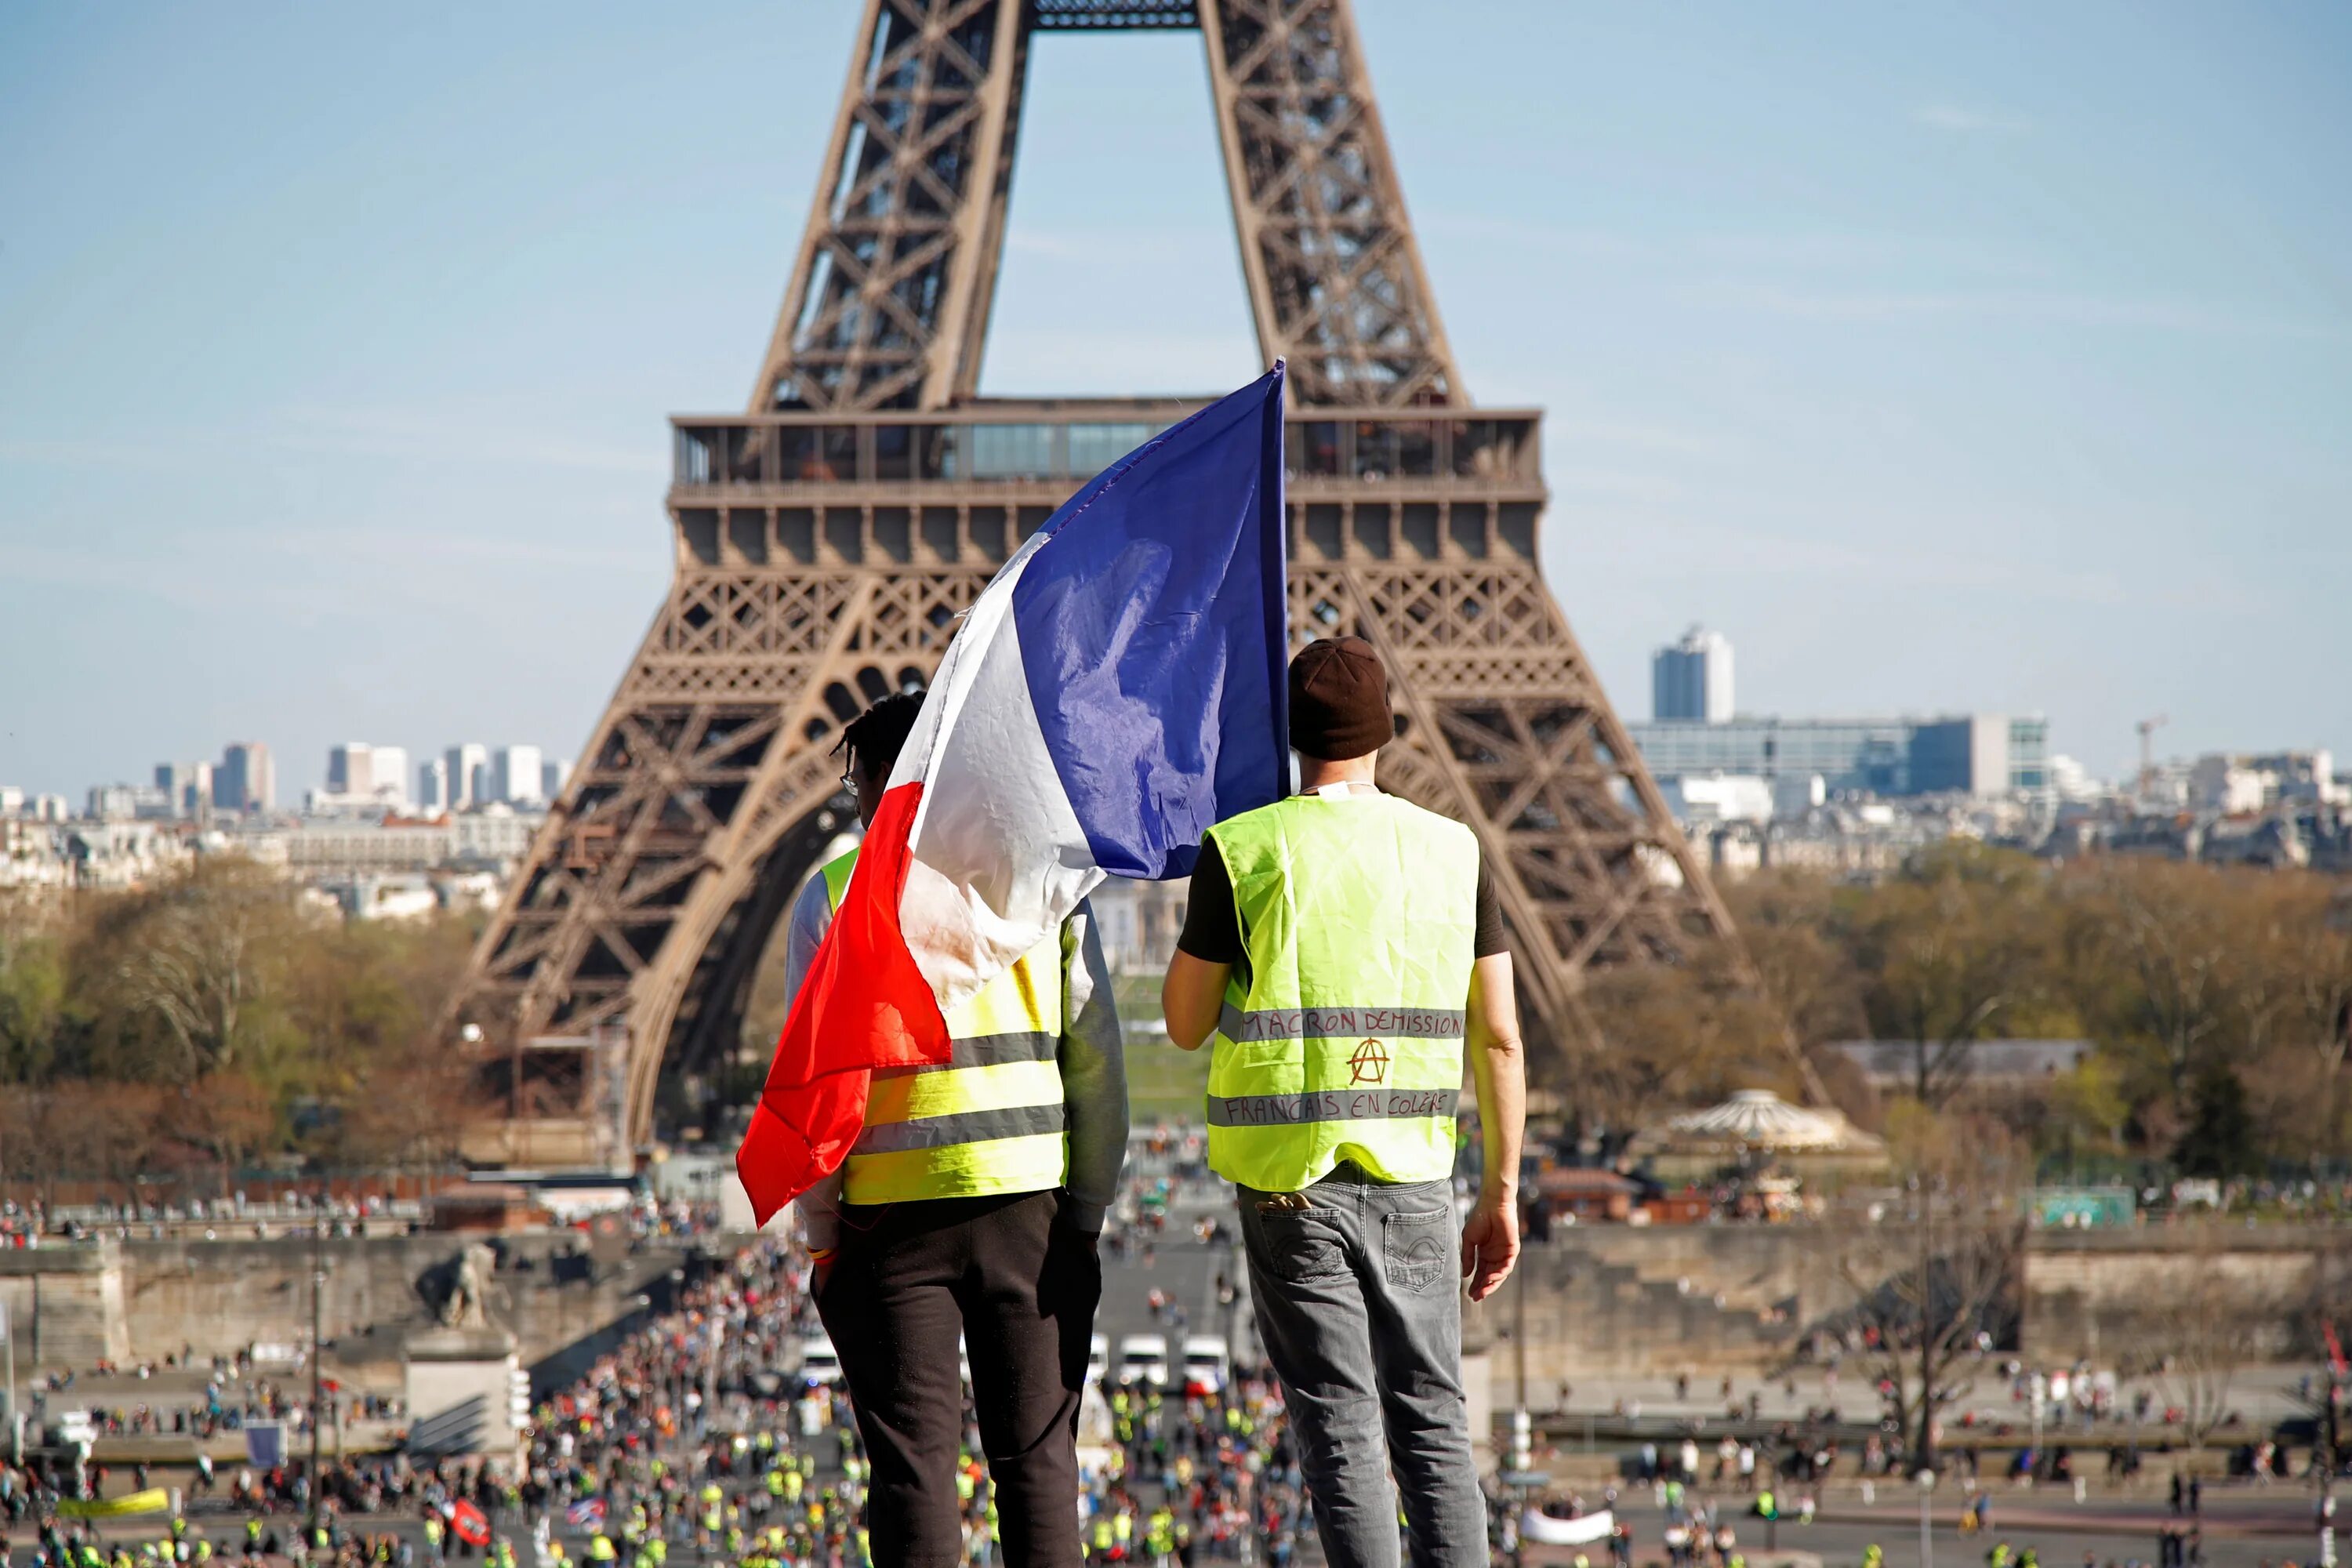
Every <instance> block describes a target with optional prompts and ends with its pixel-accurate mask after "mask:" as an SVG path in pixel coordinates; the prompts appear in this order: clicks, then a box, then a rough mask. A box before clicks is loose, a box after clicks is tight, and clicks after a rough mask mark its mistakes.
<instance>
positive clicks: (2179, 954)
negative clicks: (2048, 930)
mask: <svg viewBox="0 0 2352 1568" xmlns="http://www.w3.org/2000/svg"><path fill="white" fill-rule="evenodd" d="M2265 875H2266V874H2265V873H2263V872H2231V873H2224V872H2222V871H2221V870H2218V869H2216V868H2213V867H2210V866H2198V865H2186V864H2178V863H2175V862H2172V861H2166V860H2155V859H2148V858H2141V857H2137V856H2124V857H2118V858H2113V859H2110V860H2106V861H2103V862H2100V863H2098V864H2097V865H2096V866H2095V868H2093V869H2092V870H2091V871H2089V872H2088V873H2086V874H2085V876H2084V879H2083V881H2082V883H2081V884H2080V887H2079V889H2077V890H2078V892H2079V895H2080V896H2079V897H2078V898H2077V899H2076V900H2075V902H2074V906H2073V910H2072V913H2073V916H2074V919H2073V921H2072V922H2071V926H2070V930H2069V932H2068V941H2067V949H2068V951H2067V953H2066V963H2065V965H2064V971H2065V973H2067V974H2069V975H2070V976H2071V977H2072V979H2073V984H2074V986H2075V988H2076V993H2077V998H2078V1006H2080V1007H2081V1009H2082V1011H2083V1012H2084V1015H2085V1016H2091V1017H2095V1018H2096V1019H2098V1020H2099V1021H2100V1022H2101V1023H2102V1024H2103V1025H2104V1026H2105V1032H2106V1034H2107V1035H2108V1037H2109V1038H2110V1040H2111V1041H2112V1042H2114V1043H2119V1044H2127V1043H2130V1042H2134V1041H2137V1042H2140V1043H2142V1044H2144V1045H2145V1046H2146V1047H2148V1048H2149V1049H2150V1050H2152V1051H2153V1053H2154V1058H2155V1063H2156V1067H2157V1070H2158V1076H2159V1079H2160V1085H2161V1089H2162V1091H2163V1095H2164V1098H2165V1099H2166V1100H2167V1101H2168V1107H2167V1109H2168V1111H2169V1113H2170V1119H2171V1120H2172V1121H2175V1122H2176V1123H2178V1122H2179V1121H2185V1120H2186V1118H2187V1116H2188V1115H2189V1111H2190V1110H2191V1105H2190V1098H2191V1097H2190V1089H2191V1085H2192V1083H2193V1081H2194V1080H2195V1079H2196V1076H2197V1069H2198V1068H2199V1066H2200V1064H2201V1063H2202V1062H2203V1060H2204V1059H2205V1058H2206V1056H2207V1054H2208V1053H2209V1052H2210V1051H2212V1050H2214V1049H2217V1048H2219V1047H2221V1046H2222V1045H2224V1044H2225V1043H2226V1042H2227V1041H2228V1040H2229V1039H2230V1037H2231V1032H2232V1030H2233V1028H2234V1027H2237V1026H2242V1023H2243V1022H2244V1019H2245V1016H2246V1014H2245V1013H2244V1011H2243V1008H2242V997H2241V996H2240V995H2239V994H2238V989H2239V987H2241V986H2242V985H2243V984H2246V982H2247V980H2248V979H2249V971H2250V967H2251V964H2250V958H2251V952H2250V948H2251V943H2250V940H2249V937H2250V932H2252V931H2256V930H2258V929H2260V926H2261V923H2262V922H2261V918H2260V911H2258V910H2253V909H2252V908H2250V907H2249V905H2250V900H2249V899H2248V898H2247V897H2246V894H2247V892H2248V890H2249V889H2251V888H2252V886H2253V882H2252V879H2257V878H2262V877H2263V876H2265Z"/></svg>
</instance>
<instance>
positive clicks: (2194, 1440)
mask: <svg viewBox="0 0 2352 1568" xmlns="http://www.w3.org/2000/svg"><path fill="white" fill-rule="evenodd" d="M2219 1228H2220V1227H2219V1225H2218V1223H2217V1222H2212V1221H2208V1222H2204V1223H2201V1224H2199V1225H2197V1226H2193V1227H2192V1228H2191V1232H2190V1237H2189V1248H2188V1257H2187V1258H2184V1259H2183V1260H2182V1261H2181V1263H2180V1264H2179V1266H2177V1267H2175V1268H2168V1269H2167V1270H2166V1271H2165V1279H2164V1283H2163V1284H2162V1286H2161V1287H2160V1288H2159V1290H2158V1295H2157V1299H2156V1300H2155V1302H2154V1303H2153V1306H2152V1310H2150V1311H2149V1312H2148V1313H2147V1325H2148V1326H2147V1331H2146V1335H2145V1341H2146V1343H2147V1350H2148V1352H2149V1353H2150V1354H2151V1355H2152V1356H2153V1357H2155V1358H2156V1365H2157V1382H2158V1386H2159V1387H2160V1388H2161V1389H2162V1390H2163V1393H2164V1400H2165V1403H2166V1404H2167V1405H2172V1406H2174V1407H2175V1408H2177V1409H2179V1412H2180V1415H2181V1421H2182V1424H2183V1426H2185V1427H2186V1429H2187V1432H2188V1436H2189V1442H2190V1443H2191V1444H2192V1445H2194V1444H2200V1443H2202V1442H2203V1441H2204V1440H2205V1439H2206V1437H2207V1436H2210V1434H2211V1433H2212V1431H2213V1429H2214V1428H2215V1427H2217V1426H2221V1425H2222V1424H2223V1422H2224V1421H2225V1420H2227V1419H2228V1417H2229V1415H2230V1385H2231V1382H2232V1381H2233V1380H2234V1379H2235V1378H2236V1377H2237V1375H2238V1373H2239V1372H2240V1371H2241V1370H2242V1369H2243V1368H2244V1367H2245V1366H2246V1365H2247V1364H2248V1363H2251V1362H2252V1361H2253V1359H2254V1357H2255V1353H2256V1352H2257V1350H2258V1349H2259V1348H2260V1347H2259V1345H2258V1344H2257V1340H2258V1338H2259V1328H2260V1326H2261V1325H2262V1324H2263V1323H2266V1322H2270V1321H2274V1320H2275V1319H2276V1317H2277V1315H2278V1314H2277V1311H2276V1310H2275V1309H2276V1307H2277V1306H2278V1303H2276V1302H2273V1301H2269V1300H2263V1298H2262V1297H2261V1295H2260V1294H2259V1293H2258V1292H2255V1291H2253V1290H2252V1289H2249V1288H2248V1287H2247V1286H2246V1285H2245V1284H2244V1283H2242V1281H2240V1280H2239V1279H2236V1278H2235V1277H2233V1276H2232V1275H2231V1273H2230V1272H2229V1270H2228V1269H2227V1268H2226V1267H2225V1266H2224V1265H2225V1258H2224V1253H2225V1252H2226V1250H2227V1245H2228V1244H2227V1243H2226V1242H2225V1241H2224V1240H2223V1239H2222V1238H2221V1236H2220V1234H2219Z"/></svg>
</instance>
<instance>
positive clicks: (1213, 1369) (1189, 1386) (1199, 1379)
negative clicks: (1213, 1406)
mask: <svg viewBox="0 0 2352 1568" xmlns="http://www.w3.org/2000/svg"><path fill="white" fill-rule="evenodd" d="M1233 1372H1234V1358H1233V1357H1232V1355H1231V1354H1230V1353H1228V1352H1227V1351H1226V1350H1225V1342H1224V1341H1223V1340H1221V1339H1219V1338H1218V1337H1217V1336H1216V1335H1214V1334H1187V1335H1185V1336H1184V1392H1185V1393H1187V1394H1223V1392H1224V1391H1225V1380H1226V1379H1227V1378H1229V1377H1231V1376H1232V1375H1233Z"/></svg>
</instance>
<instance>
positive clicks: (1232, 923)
mask: <svg viewBox="0 0 2352 1568" xmlns="http://www.w3.org/2000/svg"><path fill="white" fill-rule="evenodd" d="M1176 945H1177V947H1178V948H1179V949H1180V950H1181V951H1182V952H1189V953H1191V954H1192V956H1193V957H1194V958H1197V959H1199V960H1200V961H1201V962H1202V963H1240V962H1241V961H1242V928H1241V920H1240V917H1239V916H1237V915H1236V914H1235V913H1234V883H1233V879H1232V878H1231V877H1230V876H1228V875H1227V874H1226V871H1225V858H1224V857H1223V856H1222V855H1220V854H1218V853H1217V847H1216V845H1215V844H1214V843H1204V844H1202V846H1201V858H1199V859H1198V860H1196V861H1194V862H1193V863H1192V891H1191V892H1190V893H1189V894H1188V895H1186V903H1185V907H1184V929H1183V931H1181V932H1179V933H1178V934H1177V937H1176ZM1510 950H1511V941H1510V936H1509V934H1508V933H1507V932H1506V931H1504V929H1503V910H1502V906H1501V904H1500V903H1499V902H1498V901H1497V900H1496V897H1495V879H1494V876H1493V874H1492V873H1491V872H1489V871H1488V870H1487V868H1486V857H1485V856H1484V855H1481V856H1480V857H1478V908H1477V930H1476V932H1475V935H1474V936H1473V938H1472V942H1471V949H1470V951H1471V954H1472V956H1473V957H1476V958H1491V957H1493V956H1494V955H1495V954H1496V953H1498V952H1509V951H1510Z"/></svg>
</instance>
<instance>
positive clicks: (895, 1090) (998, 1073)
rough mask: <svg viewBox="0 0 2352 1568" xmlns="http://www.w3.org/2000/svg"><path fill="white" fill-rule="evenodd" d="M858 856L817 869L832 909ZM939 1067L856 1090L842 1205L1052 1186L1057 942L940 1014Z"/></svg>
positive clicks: (1062, 1150) (1063, 1153) (1058, 1113)
mask: <svg viewBox="0 0 2352 1568" xmlns="http://www.w3.org/2000/svg"><path fill="white" fill-rule="evenodd" d="M856 864H857V851H856V850H855V849H853V850H851V851H850V852H849V853H848V854H846V855H844V856H842V857H841V858H838V859H836V860H835V861H833V862H832V863H831V864H829V865H827V866H826V867H825V868H824V891H825V900H826V902H827V904H828V905H829V907H831V908H835V909H838V908H839V907H840V906H841V900H842V895H843V894H844V893H845V892H846V891H847V890H848V889H849V874H850V872H851V870H852V869H854V868H856ZM947 1026H948V1035H949V1047H948V1049H949V1056H948V1059H947V1060H946V1061H945V1062H942V1063H939V1064H936V1065H929V1066H923V1067H910V1068H882V1069H880V1070H878V1071H877V1072H876V1073H874V1075H873V1077H872V1078H871V1079H870V1080H869V1081H868V1084H867V1087H866V1129H865V1131H862V1132H860V1133H859V1134H858V1135H857V1142H856V1143H854V1144H852V1145H851V1146H850V1151H849V1158H848V1160H847V1161H845V1163H843V1166H842V1197H843V1199H844V1201H845V1202H848V1203H853V1204H888V1203H905V1202H908V1201H909V1200H912V1199H918V1198H966V1197H981V1196H985V1195H989V1194H997V1193H1034V1192H1045V1191H1047V1190H1049V1189H1051V1188H1054V1187H1057V1186H1060V1185H1061V1184H1062V1182H1063V1179H1064V1176H1065V1174H1066V1171H1067V1168H1068V1164H1069V1136H1068V1134H1067V1133H1066V1131H1064V1123H1065V1119H1066V1112H1065V1110H1064V1107H1063V1097H1062V1069H1061V1066H1060V1063H1059V1060H1058V1058H1059V1055H1060V1051H1061V1039H1062V939H1061V934H1060V933H1059V932H1058V931H1057V932H1055V934H1054V935H1053V936H1051V937H1048V938H1047V939H1046V940H1045V941H1044V942H1040V943H1038V945H1037V947H1036V949H1035V950H1034V951H1033V952H1027V953H1024V954H1023V955H1022V957H1021V959H1020V960H1019V962H1017V963H1014V964H1013V967H1012V968H1011V969H1009V970H1007V971H1006V972H1005V973H1003V974H1000V975H998V976H997V977H996V978H995V979H993V980H992V981H990V982H989V983H988V984H986V985H983V986H982V987H981V988H980V991H979V993H978V994H975V995H973V996H972V997H971V998H970V999H969V1000H967V1001H965V1002H962V1003H960V1004H958V1005H956V1006H953V1007H950V1008H949V1009H948V1014H947Z"/></svg>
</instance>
